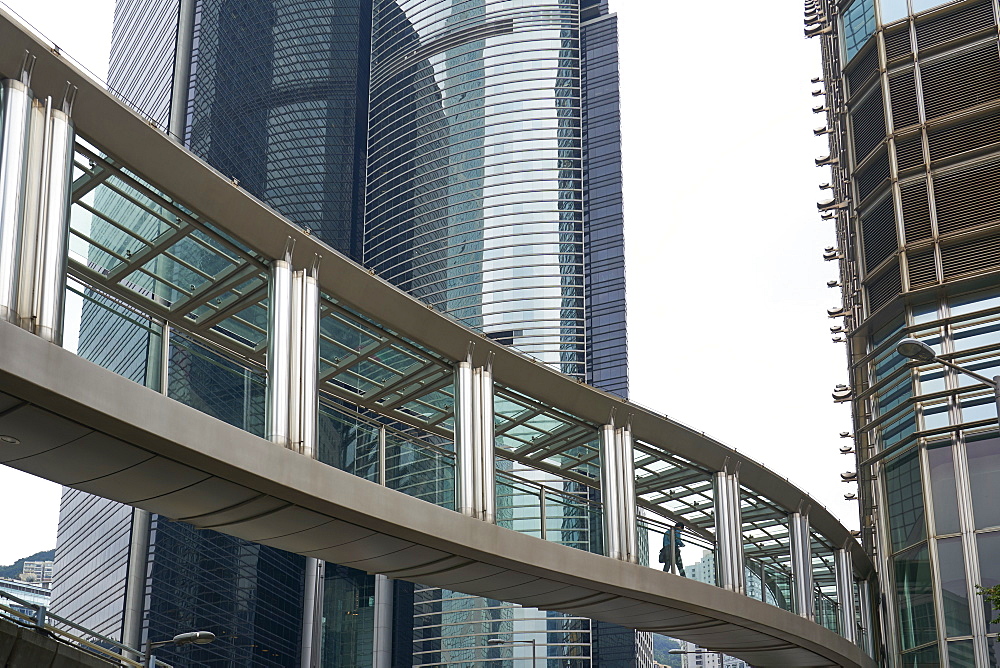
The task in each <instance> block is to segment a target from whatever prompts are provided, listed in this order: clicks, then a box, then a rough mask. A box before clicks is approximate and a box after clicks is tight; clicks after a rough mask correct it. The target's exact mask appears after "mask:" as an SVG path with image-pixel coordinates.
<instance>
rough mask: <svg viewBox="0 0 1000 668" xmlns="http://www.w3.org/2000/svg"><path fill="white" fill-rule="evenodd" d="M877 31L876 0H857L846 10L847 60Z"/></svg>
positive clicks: (845, 44) (845, 49) (845, 52)
mask: <svg viewBox="0 0 1000 668" xmlns="http://www.w3.org/2000/svg"><path fill="white" fill-rule="evenodd" d="M874 32H875V0H856V2H854V3H853V4H851V6H850V7H848V8H847V11H845V12H844V30H843V36H844V55H845V56H846V57H847V60H850V59H851V58H853V57H854V54H856V53H857V52H858V50H860V49H861V47H862V45H863V44H864V43H865V42H866V41H867V40H868V38H869V37H870V36H871V35H872V33H874Z"/></svg>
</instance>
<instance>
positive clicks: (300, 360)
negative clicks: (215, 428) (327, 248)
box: [288, 271, 319, 459]
mask: <svg viewBox="0 0 1000 668" xmlns="http://www.w3.org/2000/svg"><path fill="white" fill-rule="evenodd" d="M289 352H290V360H289V366H290V379H289V381H290V383H289V397H288V407H289V415H290V417H289V441H290V445H291V447H292V448H294V449H295V450H297V451H298V452H301V453H302V454H304V455H305V456H307V457H310V458H313V459H315V458H316V450H317V443H316V420H317V414H318V410H319V405H318V387H317V382H318V375H319V284H318V282H317V280H316V276H315V272H314V271H310V272H306V271H296V272H295V274H294V279H293V288H292V326H291V341H290V351H289Z"/></svg>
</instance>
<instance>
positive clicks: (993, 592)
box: [976, 584, 1000, 624]
mask: <svg viewBox="0 0 1000 668" xmlns="http://www.w3.org/2000/svg"><path fill="white" fill-rule="evenodd" d="M976 591H977V592H978V593H979V595H980V596H982V597H983V599H984V600H985V601H986V602H987V603H989V604H990V605H991V606H992V607H993V609H994V610H996V611H998V612H1000V584H997V585H993V586H992V587H984V586H982V585H976ZM990 624H1000V614H998V615H997V617H996V619H994V620H993V621H991V622H990Z"/></svg>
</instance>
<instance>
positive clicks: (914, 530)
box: [885, 450, 927, 552]
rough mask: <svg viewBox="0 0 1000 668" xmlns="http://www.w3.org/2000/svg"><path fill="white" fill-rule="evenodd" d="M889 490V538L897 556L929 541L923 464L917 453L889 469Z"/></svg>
mask: <svg viewBox="0 0 1000 668" xmlns="http://www.w3.org/2000/svg"><path fill="white" fill-rule="evenodd" d="M885 488H886V497H887V499H888V501H889V504H888V505H889V535H890V537H891V539H892V551H893V552H895V551H897V550H900V549H902V548H904V547H907V546H909V545H913V544H914V543H916V542H918V541H921V540H923V539H924V538H926V537H927V533H926V531H925V529H924V494H923V491H922V490H921V488H920V460H919V459H918V457H917V452H916V450H914V451H912V452H909V453H907V454H905V455H903V456H902V457H900V458H898V459H896V460H893V461H892V462H890V463H888V464H886V465H885Z"/></svg>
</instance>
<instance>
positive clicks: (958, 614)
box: [937, 536, 973, 665]
mask: <svg viewBox="0 0 1000 668" xmlns="http://www.w3.org/2000/svg"><path fill="white" fill-rule="evenodd" d="M937 549H938V562H939V563H938V573H940V574H941V600H942V604H943V606H944V623H945V629H946V635H947V636H948V637H955V636H968V635H972V624H971V622H970V621H969V593H968V589H967V588H966V583H965V559H963V558H962V539H961V538H959V537H958V536H956V537H955V538H945V539H943V540H939V541H938V542H937ZM959 665H973V664H959Z"/></svg>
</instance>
